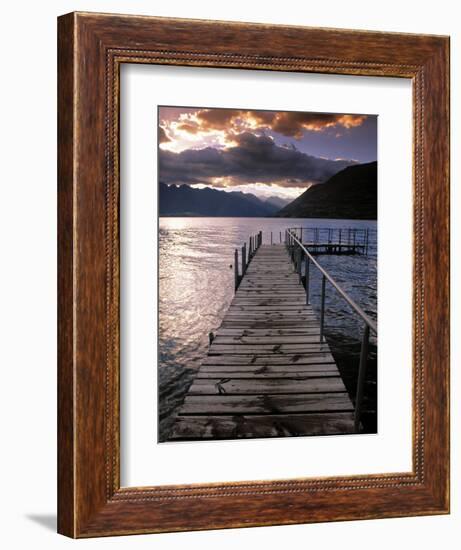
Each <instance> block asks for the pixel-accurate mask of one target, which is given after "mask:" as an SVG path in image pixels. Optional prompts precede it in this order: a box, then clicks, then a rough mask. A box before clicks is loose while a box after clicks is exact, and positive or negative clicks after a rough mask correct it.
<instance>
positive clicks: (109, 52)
mask: <svg viewBox="0 0 461 550" xmlns="http://www.w3.org/2000/svg"><path fill="white" fill-rule="evenodd" d="M58 30H59V33H58V35H59V36H58V45H59V59H58V68H59V93H58V97H59V104H58V107H59V114H58V137H59V161H58V197H59V200H58V220H59V239H58V250H59V258H58V260H59V277H58V280H59V287H58V290H59V329H58V341H59V350H58V351H59V353H58V357H59V359H58V367H59V368H58V374H59V375H58V392H59V399H58V402H59V410H58V428H59V435H58V436H59V439H58V447H59V452H58V459H59V461H58V462H59V475H58V479H59V495H58V496H59V498H58V530H59V532H60V533H62V534H65V535H68V536H70V537H94V536H103V535H116V534H131V533H151V532H162V531H180V530H193V529H217V528H225V527H243V526H256V525H274V524H290V523H307V522H318V521H334V520H350V519H365V518H378V517H396V516H406V515H426V514H442V513H448V510H449V39H448V37H440V36H427V35H425V36H423V35H410V34H405V35H404V34H389V33H379V32H364V31H349V30H337V29H316V28H303V27H287V26H270V25H256V24H244V23H228V22H216V21H194V20H182V19H163V18H154V17H137V16H121V15H102V14H91V13H71V14H68V15H64V16H62V17H60V18H59V25H58ZM121 63H151V64H167V65H189V66H196V67H203V66H207V67H225V68H228V69H229V70H231V69H233V68H240V69H242V68H243V69H265V70H271V71H298V72H316V73H334V74H349V75H372V76H393V77H405V78H410V79H412V82H413V105H414V149H413V152H414V155H413V163H414V170H413V173H414V213H413V215H414V227H415V233H414V286H413V308H414V309H413V311H414V349H413V372H414V378H413V380H414V389H413V392H414V393H413V469H412V471H411V472H400V473H392V474H385V475H360V476H353V477H334V478H323V479H314V478H303V479H286V480H276V481H255V482H241V483H217V484H216V483H215V484H210V485H186V486H156V487H128V488H120V483H119V354H118V342H119V340H118V338H119V302H118V301H119V235H118V201H119V170H118V141H119V135H118V132H119V128H118V124H119V69H120V64H121ZM306 474H308V472H307V473H306Z"/></svg>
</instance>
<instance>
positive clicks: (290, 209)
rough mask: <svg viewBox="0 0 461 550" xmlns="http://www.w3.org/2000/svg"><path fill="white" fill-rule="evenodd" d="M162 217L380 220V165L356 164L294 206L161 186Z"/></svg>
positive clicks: (239, 194) (246, 196)
mask: <svg viewBox="0 0 461 550" xmlns="http://www.w3.org/2000/svg"><path fill="white" fill-rule="evenodd" d="M159 213H160V216H204V217H209V216H216V217H273V216H275V217H287V218H347V219H367V220H373V219H376V217H377V162H370V163H367V164H355V165H352V166H348V167H347V168H344V169H343V170H341V171H339V172H337V173H336V174H335V175H334V176H332V177H331V178H330V179H328V180H327V181H326V182H324V183H318V184H316V185H313V186H311V187H310V188H309V189H307V190H306V191H304V193H303V194H302V195H300V196H299V197H298V198H297V199H295V200H294V201H292V202H289V201H288V200H285V199H282V198H279V197H275V196H271V197H267V198H259V197H257V196H255V195H253V194H251V193H242V192H240V191H230V192H228V191H220V190H217V189H211V188H209V187H205V188H203V189H196V188H193V187H190V186H189V185H185V184H184V185H179V186H177V185H166V184H164V183H160V184H159Z"/></svg>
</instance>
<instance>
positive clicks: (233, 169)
mask: <svg viewBox="0 0 461 550" xmlns="http://www.w3.org/2000/svg"><path fill="white" fill-rule="evenodd" d="M234 142H235V146H231V147H226V148H223V149H216V148H213V147H206V148H203V149H186V150H184V151H182V152H180V153H175V152H172V151H168V150H164V149H159V180H160V181H162V182H164V183H167V184H183V183H186V184H197V183H203V184H207V185H213V186H214V187H232V186H234V185H242V184H248V183H264V184H267V185H272V184H276V185H279V186H282V187H306V185H307V184H309V183H319V182H323V181H325V180H327V179H328V178H329V177H331V176H332V175H333V174H335V173H336V172H338V171H339V170H342V169H343V168H345V167H346V166H349V165H350V164H353V162H351V161H347V160H337V161H335V160H329V159H323V158H318V157H314V156H311V155H307V154H306V153H303V152H301V151H298V150H297V149H295V148H293V147H281V146H279V145H277V144H276V143H275V142H274V140H273V139H272V138H271V137H269V136H267V135H260V136H258V135H255V134H252V133H250V132H244V133H241V134H238V135H236V136H234Z"/></svg>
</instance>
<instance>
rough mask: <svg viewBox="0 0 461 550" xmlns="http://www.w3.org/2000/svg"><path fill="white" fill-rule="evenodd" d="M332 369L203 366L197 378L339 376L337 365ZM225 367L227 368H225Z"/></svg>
mask: <svg viewBox="0 0 461 550" xmlns="http://www.w3.org/2000/svg"><path fill="white" fill-rule="evenodd" d="M329 366H331V369H322V370H319V369H321V365H315V367H316V368H315V370H314V369H311V370H310V371H302V370H298V369H293V368H292V367H282V369H284V370H281V371H280V372H269V369H268V368H267V367H260V368H252V369H246V370H243V371H242V370H241V369H242V367H235V366H234V367H221V368H219V367H218V368H216V367H215V368H214V369H213V370H211V369H210V368H207V367H202V368H201V369H200V371H199V372H198V374H197V376H196V378H195V380H201V379H206V380H209V379H214V378H216V377H218V378H220V379H222V378H240V379H253V380H259V379H261V380H265V379H272V380H281V379H293V380H304V379H307V378H324V377H328V376H339V371H338V369H337V368H336V367H335V365H329ZM224 369H225V370H224Z"/></svg>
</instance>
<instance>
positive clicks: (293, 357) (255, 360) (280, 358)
mask: <svg viewBox="0 0 461 550" xmlns="http://www.w3.org/2000/svg"><path fill="white" fill-rule="evenodd" d="M323 363H334V359H333V356H332V355H331V353H330V351H329V350H325V351H324V352H321V353H319V352H307V353H293V354H289V353H285V354H283V355H281V354H280V355H275V354H267V353H266V354H259V353H258V354H244V353H242V354H236V355H231V354H228V355H208V356H207V357H204V358H203V361H202V365H257V366H268V365H293V366H295V365H313V364H315V365H320V364H323Z"/></svg>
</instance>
